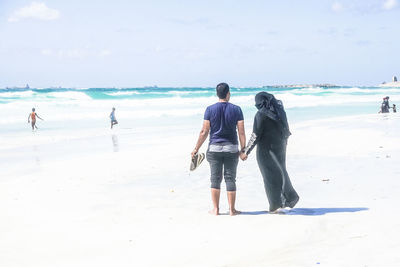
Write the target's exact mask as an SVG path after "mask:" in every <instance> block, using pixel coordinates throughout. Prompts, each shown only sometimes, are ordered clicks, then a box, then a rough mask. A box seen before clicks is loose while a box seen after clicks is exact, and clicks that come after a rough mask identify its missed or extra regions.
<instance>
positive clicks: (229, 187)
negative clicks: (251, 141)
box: [191, 83, 246, 216]
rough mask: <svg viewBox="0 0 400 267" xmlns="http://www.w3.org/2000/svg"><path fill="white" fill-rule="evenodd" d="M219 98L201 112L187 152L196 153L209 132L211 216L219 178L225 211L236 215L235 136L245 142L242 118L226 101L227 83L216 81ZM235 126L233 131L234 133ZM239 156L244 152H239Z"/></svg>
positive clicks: (216, 210)
mask: <svg viewBox="0 0 400 267" xmlns="http://www.w3.org/2000/svg"><path fill="white" fill-rule="evenodd" d="M216 92H217V96H218V98H219V101H218V102H217V103H215V104H213V105H211V106H208V107H207V109H206V111H205V113H204V121H203V127H202V129H201V131H200V134H199V138H198V140H197V143H196V146H195V148H194V149H193V151H192V153H191V155H192V158H193V157H194V156H195V155H196V154H197V152H198V151H199V149H200V147H201V146H202V144H203V143H204V141H205V140H206V139H207V137H208V134H210V140H209V145H208V149H207V153H206V156H207V161H208V162H209V163H210V169H211V199H212V202H213V209H212V210H211V211H210V213H211V214H213V215H219V214H220V213H219V199H220V192H221V182H222V177H224V179H225V184H226V191H227V195H228V204H229V214H230V215H231V216H234V215H237V214H239V213H240V211H238V210H236V208H235V201H236V170H237V165H238V162H239V159H238V158H239V149H238V135H237V132H238V134H239V141H240V147H241V148H243V147H244V146H245V145H246V135H245V131H244V118H243V113H242V110H241V108H240V107H239V106H236V105H234V104H231V103H229V99H230V96H231V93H230V90H229V85H228V84H226V83H220V84H218V85H217V87H216ZM236 129H237V132H236ZM240 157H241V158H242V159H243V158H244V157H245V154H244V153H241V154H240Z"/></svg>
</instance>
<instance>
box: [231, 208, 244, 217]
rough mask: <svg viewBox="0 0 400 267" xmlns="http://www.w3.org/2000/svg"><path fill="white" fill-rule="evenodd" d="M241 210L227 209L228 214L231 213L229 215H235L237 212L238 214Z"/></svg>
mask: <svg viewBox="0 0 400 267" xmlns="http://www.w3.org/2000/svg"><path fill="white" fill-rule="evenodd" d="M240 213H241V212H240V211H238V210H235V209H234V210H230V211H229V214H230V215H231V216H235V215H238V214H240Z"/></svg>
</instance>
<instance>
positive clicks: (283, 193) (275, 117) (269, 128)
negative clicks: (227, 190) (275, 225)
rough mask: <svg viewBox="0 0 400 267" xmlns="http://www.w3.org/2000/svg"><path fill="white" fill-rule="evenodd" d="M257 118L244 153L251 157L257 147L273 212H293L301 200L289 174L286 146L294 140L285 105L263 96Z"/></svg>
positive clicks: (267, 95) (260, 98)
mask: <svg viewBox="0 0 400 267" xmlns="http://www.w3.org/2000/svg"><path fill="white" fill-rule="evenodd" d="M255 101H256V107H257V109H258V112H257V114H256V115H255V117H254V125H253V133H252V135H251V137H250V140H249V143H248V144H247V147H246V148H244V150H243V152H244V153H246V155H248V154H249V153H250V152H251V150H252V149H253V148H254V147H255V146H256V145H258V147H257V163H258V167H259V168H260V171H261V174H262V176H263V179H264V187H265V192H266V194H267V197H268V202H269V211H270V212H276V211H277V210H278V209H279V208H285V207H290V208H293V207H294V206H295V205H296V203H297V202H298V201H299V196H298V195H297V193H296V191H295V190H294V188H293V186H292V183H291V182H290V178H289V175H288V173H287V170H286V145H287V139H288V137H289V136H290V134H291V133H290V131H289V125H288V122H287V118H286V113H285V110H284V108H283V105H282V102H281V101H279V100H277V99H275V97H274V96H273V95H272V94H269V93H266V92H260V93H258V94H257V95H256V97H255Z"/></svg>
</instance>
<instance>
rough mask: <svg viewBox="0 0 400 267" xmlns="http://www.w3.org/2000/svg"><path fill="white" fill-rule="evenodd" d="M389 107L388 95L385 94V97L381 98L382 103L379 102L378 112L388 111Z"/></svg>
mask: <svg viewBox="0 0 400 267" xmlns="http://www.w3.org/2000/svg"><path fill="white" fill-rule="evenodd" d="M389 109H390V106H389V97H388V96H387V97H384V98H383V101H382V104H381V110H380V112H379V113H389Z"/></svg>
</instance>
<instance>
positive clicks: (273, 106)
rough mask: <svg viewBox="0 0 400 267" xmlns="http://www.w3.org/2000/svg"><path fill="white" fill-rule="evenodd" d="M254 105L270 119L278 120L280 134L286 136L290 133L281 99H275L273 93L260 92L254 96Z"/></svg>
mask: <svg viewBox="0 0 400 267" xmlns="http://www.w3.org/2000/svg"><path fill="white" fill-rule="evenodd" d="M255 100H256V107H257V109H258V110H259V112H260V113H262V114H264V115H265V116H267V117H268V118H270V119H271V120H274V121H276V122H278V125H279V126H280V127H281V130H282V134H283V136H284V137H285V138H288V137H289V136H290V135H291V133H290V131H289V124H288V121H287V117H286V112H285V109H284V108H283V104H282V101H280V100H277V99H276V98H275V97H274V95H272V94H269V93H267V92H260V93H258V94H257V95H256V97H255Z"/></svg>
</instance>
